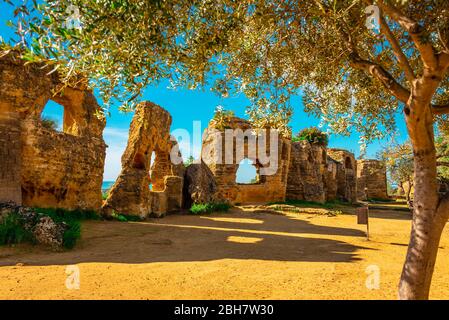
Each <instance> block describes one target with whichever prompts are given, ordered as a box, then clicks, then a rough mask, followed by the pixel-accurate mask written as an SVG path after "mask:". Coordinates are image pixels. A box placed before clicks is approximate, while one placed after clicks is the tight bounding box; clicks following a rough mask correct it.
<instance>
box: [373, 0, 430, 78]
mask: <svg viewBox="0 0 449 320" xmlns="http://www.w3.org/2000/svg"><path fill="white" fill-rule="evenodd" d="M377 4H378V6H379V7H380V8H381V9H382V11H384V12H385V13H387V14H388V15H389V16H390V17H391V18H392V19H394V20H395V21H396V22H397V23H399V25H400V26H401V27H402V28H404V30H405V31H407V32H408V33H409V34H410V37H411V38H412V40H413V43H414V44H415V46H416V48H417V49H418V51H419V52H420V54H421V60H422V62H423V63H424V67H425V68H427V69H429V70H436V69H438V67H439V65H438V59H437V54H436V52H435V49H434V47H433V45H432V42H431V41H430V39H429V37H428V36H427V32H426V30H425V28H423V27H421V26H420V25H419V23H418V22H416V21H415V20H413V19H411V18H409V17H407V16H406V15H404V14H403V13H402V12H401V11H400V10H399V9H398V8H396V7H395V6H393V5H391V4H387V3H385V1H382V0H379V1H377Z"/></svg>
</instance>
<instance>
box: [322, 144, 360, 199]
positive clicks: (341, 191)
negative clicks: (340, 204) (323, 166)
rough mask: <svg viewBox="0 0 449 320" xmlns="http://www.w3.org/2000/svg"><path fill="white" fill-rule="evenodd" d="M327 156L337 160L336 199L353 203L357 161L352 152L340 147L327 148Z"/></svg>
mask: <svg viewBox="0 0 449 320" xmlns="http://www.w3.org/2000/svg"><path fill="white" fill-rule="evenodd" d="M327 154H328V156H329V157H330V158H331V159H332V160H334V161H336V162H337V167H336V184H337V192H336V198H337V200H342V201H348V202H350V203H354V202H356V201H357V177H356V172H357V162H356V160H355V157H354V154H353V153H351V152H349V151H346V150H342V149H327Z"/></svg>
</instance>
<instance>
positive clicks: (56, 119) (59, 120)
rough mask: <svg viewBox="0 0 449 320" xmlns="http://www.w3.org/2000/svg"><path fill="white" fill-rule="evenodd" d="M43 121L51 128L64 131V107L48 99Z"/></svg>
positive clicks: (42, 116) (42, 117)
mask: <svg viewBox="0 0 449 320" xmlns="http://www.w3.org/2000/svg"><path fill="white" fill-rule="evenodd" d="M41 122H42V125H43V126H44V127H45V128H47V129H49V130H54V131H58V132H64V107H63V106H62V105H60V104H59V103H56V102H54V101H53V100H48V102H47V104H46V105H45V107H44V109H43V110H42V113H41Z"/></svg>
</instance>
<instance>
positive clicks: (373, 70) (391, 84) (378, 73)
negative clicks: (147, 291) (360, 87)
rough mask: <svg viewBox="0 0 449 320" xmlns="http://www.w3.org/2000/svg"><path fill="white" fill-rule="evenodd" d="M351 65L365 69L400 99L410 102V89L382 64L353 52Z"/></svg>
mask: <svg viewBox="0 0 449 320" xmlns="http://www.w3.org/2000/svg"><path fill="white" fill-rule="evenodd" d="M351 66H352V67H354V68H357V69H359V70H363V71H365V72H367V73H369V74H371V75H372V76H373V77H375V78H376V79H378V80H379V81H380V82H381V83H382V84H383V85H384V87H385V88H386V89H387V90H388V91H389V92H390V93H391V94H392V95H393V96H395V97H396V99H398V100H399V101H401V102H403V103H405V104H406V103H407V102H408V100H409V98H410V91H408V90H407V89H406V88H404V87H403V86H402V85H401V84H399V83H398V82H397V81H396V80H395V79H394V78H393V76H392V75H391V74H390V73H389V72H388V71H386V70H385V69H384V68H383V67H382V66H380V65H378V64H376V63H374V62H371V61H367V60H363V59H361V58H360V57H359V56H358V55H357V54H356V53H353V54H351Z"/></svg>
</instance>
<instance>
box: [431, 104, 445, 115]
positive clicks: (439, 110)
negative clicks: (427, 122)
mask: <svg viewBox="0 0 449 320" xmlns="http://www.w3.org/2000/svg"><path fill="white" fill-rule="evenodd" d="M432 113H433V114H434V115H443V114H448V113H449V103H448V104H445V105H435V104H433V105H432Z"/></svg>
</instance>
